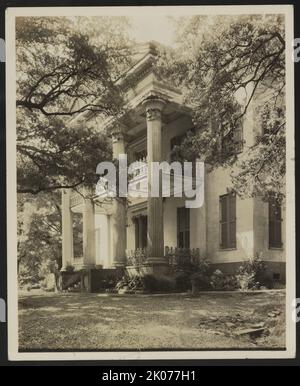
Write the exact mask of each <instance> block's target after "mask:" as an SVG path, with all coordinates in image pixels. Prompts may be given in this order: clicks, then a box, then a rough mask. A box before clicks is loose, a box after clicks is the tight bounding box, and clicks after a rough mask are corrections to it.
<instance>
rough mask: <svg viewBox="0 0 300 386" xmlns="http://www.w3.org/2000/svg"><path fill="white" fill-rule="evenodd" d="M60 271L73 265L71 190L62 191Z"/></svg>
mask: <svg viewBox="0 0 300 386" xmlns="http://www.w3.org/2000/svg"><path fill="white" fill-rule="evenodd" d="M61 200H62V271H63V270H64V269H65V268H66V267H67V266H68V265H72V264H73V260H74V256H73V218H72V212H71V206H70V200H71V190H70V189H63V190H62V196H61Z"/></svg>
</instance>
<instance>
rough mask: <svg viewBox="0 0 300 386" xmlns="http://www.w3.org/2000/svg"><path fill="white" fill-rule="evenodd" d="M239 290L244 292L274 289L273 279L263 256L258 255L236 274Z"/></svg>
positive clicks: (242, 266) (246, 262)
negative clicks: (264, 288) (262, 288)
mask: <svg viewBox="0 0 300 386" xmlns="http://www.w3.org/2000/svg"><path fill="white" fill-rule="evenodd" d="M236 278H237V282H238V288H239V289H242V290H248V289H260V288H261V287H266V288H269V289H271V288H273V287H274V280H273V277H272V276H271V275H270V273H268V271H267V267H266V264H265V262H264V261H263V260H262V254H256V255H255V256H254V257H253V258H250V259H249V260H247V261H245V262H244V263H243V264H242V265H241V266H240V267H239V269H238V272H237V274H236Z"/></svg>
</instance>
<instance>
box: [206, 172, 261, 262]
mask: <svg viewBox="0 0 300 386" xmlns="http://www.w3.org/2000/svg"><path fill="white" fill-rule="evenodd" d="M230 186H231V182H230V176H229V171H228V170H225V169H221V168H219V169H217V170H214V171H212V172H210V173H208V174H207V175H206V210H207V212H206V213H207V214H206V218H207V257H208V258H209V259H210V260H211V261H212V262H214V263H219V262H235V261H242V260H245V259H247V258H249V257H250V256H252V255H253V248H254V233H253V199H251V198H250V199H244V200H241V199H239V198H238V197H237V198H236V238H237V247H236V249H230V250H229V249H228V250H222V249H220V230H219V196H221V195H223V194H226V193H228V191H227V188H230Z"/></svg>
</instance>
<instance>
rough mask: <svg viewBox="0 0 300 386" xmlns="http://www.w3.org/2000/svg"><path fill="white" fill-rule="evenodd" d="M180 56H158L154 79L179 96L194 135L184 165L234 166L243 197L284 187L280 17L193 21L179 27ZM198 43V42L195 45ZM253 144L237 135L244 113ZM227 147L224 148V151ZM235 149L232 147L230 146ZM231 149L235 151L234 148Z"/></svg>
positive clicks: (188, 142) (186, 148)
mask: <svg viewBox="0 0 300 386" xmlns="http://www.w3.org/2000/svg"><path fill="white" fill-rule="evenodd" d="M177 29H178V49H177V51H176V50H175V51H172V52H166V51H164V50H162V52H161V55H160V60H159V61H158V63H157V72H159V73H161V74H162V76H164V77H168V78H169V79H170V80H171V81H172V82H173V83H174V84H175V85H177V86H179V87H180V88H181V89H182V90H183V93H184V97H185V101H186V103H187V104H188V105H190V106H191V108H192V111H193V121H194V125H195V128H196V134H195V135H193V136H188V137H187V138H186V139H185V141H183V143H182V151H181V155H182V157H183V158H186V159H188V158H192V157H194V158H195V157H198V158H202V159H203V160H205V161H206V162H207V163H208V164H210V165H211V166H212V167H218V166H228V165H232V164H233V163H235V166H236V171H235V173H234V174H233V175H232V181H233V186H234V188H235V190H236V191H237V192H238V194H240V195H241V196H253V195H256V194H259V195H262V194H265V193H267V192H269V191H271V190H272V191H274V192H275V193H276V194H277V195H278V197H279V196H281V197H282V196H283V195H284V184H285V179H284V176H285V109H284V103H285V102H284V98H285V35H284V19H283V17H282V16H281V15H267V16H261V15H251V16H248V15H245V16H240V15H239V16H194V17H183V18H181V19H180V20H179V22H178V24H177ZM195 37H197V38H195ZM251 111H252V115H253V117H256V118H257V119H256V121H255V123H254V122H252V129H254V131H255V138H254V139H253V140H252V143H250V142H251V141H250V142H249V141H248V143H247V144H246V146H244V152H243V155H244V157H243V156H240V155H239V154H240V152H239V151H237V148H238V149H240V143H239V141H240V139H239V137H238V136H237V135H236V134H237V132H238V131H239V130H240V129H241V127H242V126H243V125H244V124H245V120H246V119H247V113H250V112H251ZM224 144H227V145H228V144H229V146H224ZM235 144H236V145H238V146H234V145H235ZM232 145H233V146H232Z"/></svg>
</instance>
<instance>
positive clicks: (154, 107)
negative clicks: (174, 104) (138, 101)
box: [142, 98, 166, 121]
mask: <svg viewBox="0 0 300 386" xmlns="http://www.w3.org/2000/svg"><path fill="white" fill-rule="evenodd" d="M142 105H143V106H144V107H145V109H146V119H147V121H155V120H161V112H162V110H163V108H164V107H165V105H166V101H165V100H163V99H160V98H147V99H145V100H144V101H143V102H142Z"/></svg>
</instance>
